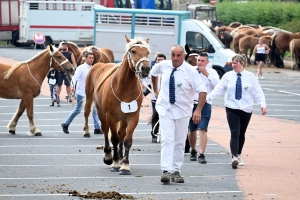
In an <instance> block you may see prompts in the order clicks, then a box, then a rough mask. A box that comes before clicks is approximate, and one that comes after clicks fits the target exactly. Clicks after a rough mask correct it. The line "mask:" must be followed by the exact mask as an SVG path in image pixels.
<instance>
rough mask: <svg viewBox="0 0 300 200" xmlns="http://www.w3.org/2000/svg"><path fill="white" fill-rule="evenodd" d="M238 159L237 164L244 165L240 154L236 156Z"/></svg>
mask: <svg viewBox="0 0 300 200" xmlns="http://www.w3.org/2000/svg"><path fill="white" fill-rule="evenodd" d="M238 161H239V166H244V165H245V163H244V161H243V159H242V157H241V156H238Z"/></svg>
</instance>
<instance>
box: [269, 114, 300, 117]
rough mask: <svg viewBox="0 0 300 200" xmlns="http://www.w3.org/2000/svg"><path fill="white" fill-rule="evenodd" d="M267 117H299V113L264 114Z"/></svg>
mask: <svg viewBox="0 0 300 200" xmlns="http://www.w3.org/2000/svg"><path fill="white" fill-rule="evenodd" d="M266 116H268V117H300V115H268V114H267V115H266Z"/></svg>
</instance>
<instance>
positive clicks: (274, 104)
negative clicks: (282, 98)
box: [267, 103, 300, 110]
mask: <svg viewBox="0 0 300 200" xmlns="http://www.w3.org/2000/svg"><path fill="white" fill-rule="evenodd" d="M267 106H289V107H292V106H295V107H300V104H299V105H291V104H270V103H268V104H267ZM268 110H269V109H268Z"/></svg>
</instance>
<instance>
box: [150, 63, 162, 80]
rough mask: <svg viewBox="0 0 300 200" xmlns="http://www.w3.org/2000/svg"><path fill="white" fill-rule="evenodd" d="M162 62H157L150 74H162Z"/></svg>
mask: <svg viewBox="0 0 300 200" xmlns="http://www.w3.org/2000/svg"><path fill="white" fill-rule="evenodd" d="M160 63H161V62H160ZM160 63H156V64H155V65H154V66H153V67H152V69H151V71H150V75H151V76H156V77H157V76H159V75H160V74H161V72H162V65H161V64H160Z"/></svg>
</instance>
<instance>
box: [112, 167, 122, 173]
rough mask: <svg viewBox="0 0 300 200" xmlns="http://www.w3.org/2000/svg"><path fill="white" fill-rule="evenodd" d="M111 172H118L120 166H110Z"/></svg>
mask: <svg viewBox="0 0 300 200" xmlns="http://www.w3.org/2000/svg"><path fill="white" fill-rule="evenodd" d="M110 171H111V172H119V171H120V167H112V168H110Z"/></svg>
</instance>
